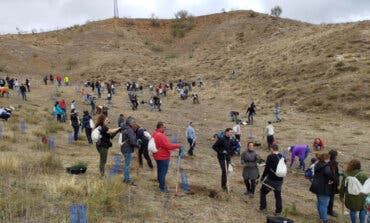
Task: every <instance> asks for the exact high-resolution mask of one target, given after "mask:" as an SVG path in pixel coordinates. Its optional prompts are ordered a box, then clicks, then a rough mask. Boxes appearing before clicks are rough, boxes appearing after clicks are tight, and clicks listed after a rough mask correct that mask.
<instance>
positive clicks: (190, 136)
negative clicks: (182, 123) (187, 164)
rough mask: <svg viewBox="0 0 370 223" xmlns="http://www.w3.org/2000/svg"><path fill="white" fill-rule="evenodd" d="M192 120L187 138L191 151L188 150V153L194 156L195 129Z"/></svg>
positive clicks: (187, 129)
mask: <svg viewBox="0 0 370 223" xmlns="http://www.w3.org/2000/svg"><path fill="white" fill-rule="evenodd" d="M192 124H193V123H192V122H190V123H189V126H188V127H187V128H186V138H187V140H188V143H189V151H188V155H189V156H193V155H194V153H193V150H194V148H195V138H196V137H195V130H194V128H193V126H192Z"/></svg>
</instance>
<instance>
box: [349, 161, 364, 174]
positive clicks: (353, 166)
mask: <svg viewBox="0 0 370 223" xmlns="http://www.w3.org/2000/svg"><path fill="white" fill-rule="evenodd" d="M360 169H361V163H360V161H359V160H357V159H353V160H351V161H349V163H348V165H347V169H346V172H347V173H349V172H351V171H353V170H360Z"/></svg>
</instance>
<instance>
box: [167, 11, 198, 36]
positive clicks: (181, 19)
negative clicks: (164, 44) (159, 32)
mask: <svg viewBox="0 0 370 223" xmlns="http://www.w3.org/2000/svg"><path fill="white" fill-rule="evenodd" d="M175 18H176V19H175V21H174V22H173V23H172V26H171V28H172V30H171V33H172V36H174V37H180V38H181V37H184V36H185V34H186V33H187V32H188V31H190V30H191V29H192V28H193V27H194V21H193V17H192V16H191V15H190V14H189V12H188V11H186V10H180V11H178V12H177V13H176V14H175Z"/></svg>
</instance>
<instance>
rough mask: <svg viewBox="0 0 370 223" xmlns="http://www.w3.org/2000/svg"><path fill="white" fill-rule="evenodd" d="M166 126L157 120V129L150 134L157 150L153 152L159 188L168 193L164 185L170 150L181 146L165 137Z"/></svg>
mask: <svg viewBox="0 0 370 223" xmlns="http://www.w3.org/2000/svg"><path fill="white" fill-rule="evenodd" d="M165 129H166V126H165V125H164V123H163V122H158V124H157V129H156V130H155V131H154V133H153V134H152V137H153V138H154V142H155V145H156V147H157V150H158V152H156V153H153V157H154V160H155V161H156V162H157V179H158V182H159V189H160V190H161V191H162V192H164V193H168V192H169V190H168V188H167V187H166V175H167V171H168V166H169V164H170V158H171V150H174V149H178V148H180V147H181V146H180V145H179V144H171V143H170V142H169V141H168V139H167V137H166V136H165V135H164V130H165Z"/></svg>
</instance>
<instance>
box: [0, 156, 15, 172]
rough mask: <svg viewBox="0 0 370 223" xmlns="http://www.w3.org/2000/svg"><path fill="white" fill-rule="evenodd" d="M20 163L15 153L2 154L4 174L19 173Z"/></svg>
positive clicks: (0, 168)
mask: <svg viewBox="0 0 370 223" xmlns="http://www.w3.org/2000/svg"><path fill="white" fill-rule="evenodd" d="M19 163H20V162H19V159H18V157H16V156H15V155H10V154H7V153H5V154H2V155H1V157H0V173H1V174H4V175H7V174H15V173H17V172H18V171H19V169H18V168H19Z"/></svg>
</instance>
